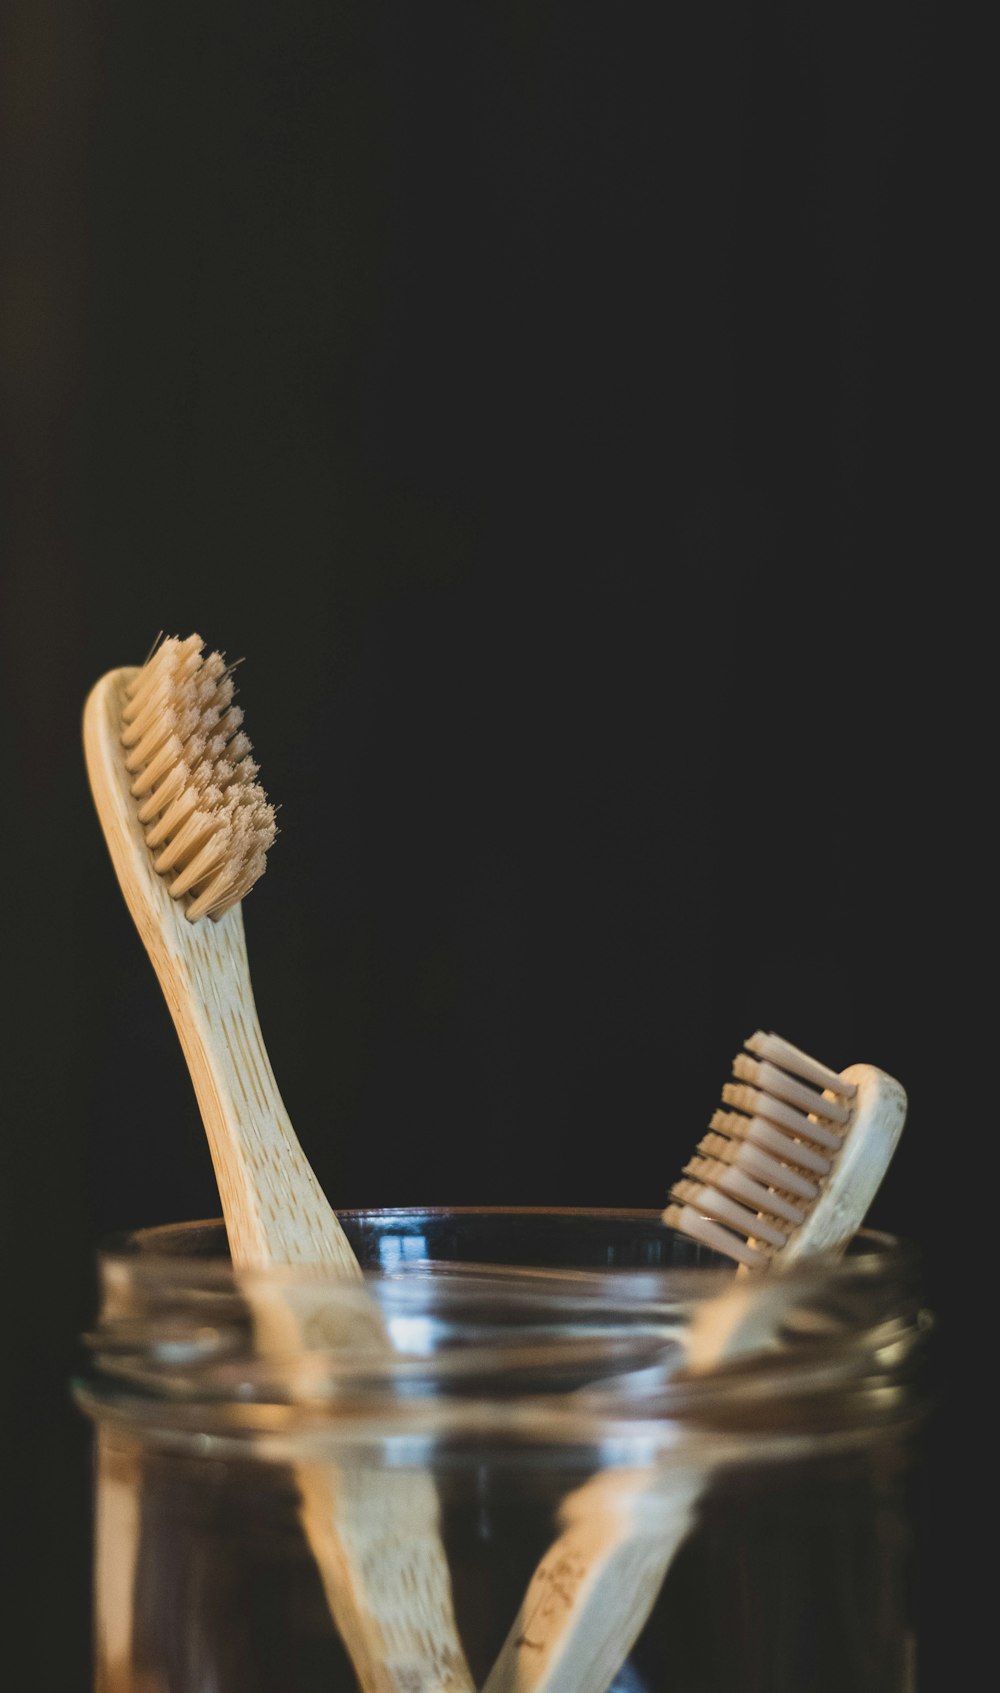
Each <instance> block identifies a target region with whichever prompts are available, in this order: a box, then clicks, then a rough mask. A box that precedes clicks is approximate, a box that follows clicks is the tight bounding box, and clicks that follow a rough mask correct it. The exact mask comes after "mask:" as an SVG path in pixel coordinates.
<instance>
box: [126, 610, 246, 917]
mask: <svg viewBox="0 0 1000 1693" xmlns="http://www.w3.org/2000/svg"><path fill="white" fill-rule="evenodd" d="M234 668H235V666H234V665H227V664H226V661H225V659H224V658H223V656H222V654H221V653H217V652H213V653H209V654H208V655H207V656H206V655H205V653H204V642H203V641H202V639H201V636H200V635H189V636H188V638H187V639H186V640H183V641H182V640H180V639H178V638H177V637H176V636H169V637H168V638H167V639H166V640H164V641H161V642H160V643H159V644H158V645H157V646H156V648H155V649H154V651H153V653H152V654H151V656H150V657H149V658H148V659H147V660H146V663H145V664H144V665H143V667H142V669H141V670H140V671H139V673H138V675H137V676H135V677H134V678H133V680H132V681H131V683H130V684H129V686H128V688H127V690H126V703H125V706H124V708H123V710H122V735H121V740H122V747H123V750H124V754H125V768H126V769H127V770H128V772H129V775H130V776H131V778H132V781H131V789H132V793H133V794H134V796H135V798H136V800H137V801H138V802H139V807H138V817H139V822H140V823H141V824H142V826H143V831H144V834H145V837H146V844H147V846H148V847H149V849H150V856H151V860H152V863H153V866H154V868H155V869H156V871H157V873H158V874H159V875H161V876H163V878H164V880H165V881H166V884H167V888H168V890H169V892H170V894H171V895H172V897H173V898H174V899H177V900H182V901H183V902H184V910H185V915H186V916H187V917H188V918H190V919H191V921H192V922H195V921H197V919H198V918H200V917H221V916H222V915H223V913H224V912H226V911H228V910H229V908H230V906H232V905H235V904H236V903H237V902H238V901H239V900H241V899H243V898H244V896H245V895H246V894H248V893H249V892H250V889H251V888H252V887H253V885H254V883H255V882H256V881H257V880H258V879H259V877H260V876H262V875H263V873H264V868H265V865H266V860H267V853H268V849H269V847H270V846H271V844H272V842H273V841H274V838H275V835H276V834H277V828H276V825H275V819H274V807H273V806H272V805H270V804H269V803H268V801H267V797H266V795H265V794H264V791H263V789H262V788H261V786H260V784H259V783H258V781H257V774H258V772H257V765H256V764H255V763H254V760H253V759H252V758H251V757H250V742H249V740H248V739H247V736H246V734H245V733H244V731H243V727H242V724H243V713H242V711H241V710H240V707H239V706H235V705H233V703H232V702H233V693H234V688H233V678H232V672H233V670H234Z"/></svg>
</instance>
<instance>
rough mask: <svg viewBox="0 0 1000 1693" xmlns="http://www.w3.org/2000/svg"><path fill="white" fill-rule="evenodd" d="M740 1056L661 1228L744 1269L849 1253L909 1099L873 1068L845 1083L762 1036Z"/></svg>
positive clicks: (845, 1076) (855, 1071) (850, 1072)
mask: <svg viewBox="0 0 1000 1693" xmlns="http://www.w3.org/2000/svg"><path fill="white" fill-rule="evenodd" d="M744 1046H745V1048H746V1050H745V1051H743V1052H740V1053H738V1054H737V1056H736V1058H735V1059H734V1060H733V1076H734V1078H735V1079H734V1080H733V1081H732V1082H728V1083H727V1084H726V1086H725V1087H724V1088H723V1090H722V1101H723V1107H724V1109H721V1110H718V1111H716V1112H715V1114H714V1116H713V1117H712V1120H711V1123H710V1125H709V1133H708V1134H707V1135H706V1136H705V1137H704V1139H703V1140H702V1141H700V1142H699V1145H698V1148H697V1152H696V1153H695V1155H694V1157H693V1158H692V1159H691V1160H690V1162H689V1163H688V1164H686V1165H685V1167H684V1175H683V1178H682V1179H681V1180H680V1181H678V1182H676V1183H675V1184H674V1186H673V1187H672V1188H671V1190H670V1197H671V1201H672V1203H671V1204H670V1205H668V1206H667V1208H666V1210H665V1211H664V1213H663V1220H664V1222H665V1223H666V1224H667V1225H668V1226H669V1227H671V1228H675V1229H678V1230H679V1231H680V1232H681V1233H682V1234H686V1235H688V1236H689V1237H690V1238H691V1239H693V1240H697V1241H700V1242H701V1243H702V1244H703V1245H706V1246H710V1247H712V1248H713V1249H714V1250H715V1251H717V1252H721V1253H723V1254H725V1256H726V1257H728V1258H733V1259H735V1261H736V1262H737V1263H738V1264H740V1265H743V1266H744V1267H745V1268H747V1269H754V1270H758V1269H767V1268H769V1267H772V1266H773V1267H776V1268H777V1267H779V1266H780V1265H781V1264H785V1263H788V1262H790V1261H792V1260H793V1259H795V1258H797V1257H801V1256H803V1255H804V1254H806V1253H810V1254H811V1253H817V1252H834V1253H836V1252H842V1251H843V1250H844V1248H845V1247H846V1246H847V1244H848V1242H849V1241H850V1239H851V1237H852V1236H853V1235H854V1234H855V1233H856V1231H857V1230H858V1229H859V1228H860V1226H861V1224H862V1222H863V1221H864V1218H865V1214H866V1213H867V1211H868V1207H869V1206H870V1204H871V1202H872V1199H873V1198H874V1195H875V1192H876V1190H877V1188H878V1186H879V1184H880V1182H881V1180H882V1177H883V1176H884V1174H885V1172H886V1170H887V1168H888V1166H889V1162H890V1160H891V1158H892V1155H893V1153H894V1151H895V1149H896V1143H897V1141H898V1140H899V1136H900V1134H901V1132H902V1128H903V1124H904V1122H905V1120H906V1103H907V1102H906V1094H905V1092H904V1090H903V1088H902V1087H901V1086H900V1084H899V1082H897V1081H896V1080H895V1078H894V1077H893V1076H889V1075H887V1074H886V1072H885V1071H884V1070H879V1069H877V1068H876V1067H875V1066H874V1065H871V1064H853V1065H851V1066H850V1068H849V1069H847V1070H843V1071H841V1072H840V1073H839V1074H838V1072H837V1071H835V1070H831V1069H828V1068H827V1066H826V1065H825V1064H820V1063H819V1062H818V1061H817V1060H816V1059H815V1058H810V1057H809V1055H808V1053H805V1052H802V1051H801V1050H800V1049H799V1048H798V1047H796V1046H792V1044H791V1043H790V1042H789V1041H786V1040H783V1039H782V1038H781V1036H780V1035H775V1034H766V1033H764V1032H762V1031H760V1030H758V1031H757V1032H756V1033H755V1034H753V1035H751V1036H750V1038H749V1040H747V1041H745V1042H744Z"/></svg>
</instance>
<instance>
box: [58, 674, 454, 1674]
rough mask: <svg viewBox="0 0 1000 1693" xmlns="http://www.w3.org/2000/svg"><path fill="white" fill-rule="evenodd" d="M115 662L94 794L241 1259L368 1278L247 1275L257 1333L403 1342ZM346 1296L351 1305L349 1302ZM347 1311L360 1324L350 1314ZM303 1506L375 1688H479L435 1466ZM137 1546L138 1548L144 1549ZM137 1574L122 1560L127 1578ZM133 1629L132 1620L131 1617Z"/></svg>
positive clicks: (242, 1265)
mask: <svg viewBox="0 0 1000 1693" xmlns="http://www.w3.org/2000/svg"><path fill="white" fill-rule="evenodd" d="M136 674H137V672H136V670H135V669H132V668H126V669H120V670H116V671H111V672H109V673H108V674H107V675H106V676H104V677H102V678H101V680H100V681H99V682H98V683H97V684H96V685H95V686H94V688H93V689H92V690H91V692H90V694H89V696H88V698H87V701H86V705H85V707H84V715H83V737H84V751H85V756H86V762H87V771H88V775H89V778H90V785H91V790H92V793H93V797H94V803H95V806H96V808H97V813H98V816H99V818H100V822H101V826H102V828H103V831H104V835H105V839H106V841H107V844H108V849H109V851H110V854H111V859H112V863H113V864H114V868H115V871H116V874H117V876H118V881H119V884H120V886H121V889H122V893H123V894H124V897H125V900H126V903H127V905H128V908H129V910H130V912H131V914H132V917H133V920H134V922H135V925H136V928H137V929H138V931H139V935H140V937H141V939H142V942H143V945H144V946H145V949H146V952H147V953H148V955H149V958H150V960H151V962H152V965H153V968H154V970H155V972H156V976H157V979H158V981H159V983H160V987H161V988H162V990H163V994H164V997H165V999H166V1001H167V1005H168V1007H169V1009H170V1014H171V1017H172V1018H173V1022H174V1027H175V1028H176V1030H177V1035H178V1039H179V1040H180V1043H181V1047H182V1049H183V1051H184V1056H185V1058H186V1060H187V1065H188V1069H189V1071H190V1074H191V1080H192V1083H193V1085H194V1090H195V1094H196V1096H197V1100H198V1105H199V1109H200V1111H201V1116H202V1121H203V1123H204V1125H205V1132H206V1135H207V1137H208V1144H209V1149H210V1152H211V1157H212V1164H213V1167H214V1170H215V1175H216V1179H217V1182H218V1187H219V1195H220V1199H221V1202H222V1210H223V1215H224V1217H225V1222H226V1231H227V1235H228V1238H229V1245H230V1251H231V1254H232V1259H233V1264H234V1267H235V1268H236V1270H237V1271H238V1272H239V1271H240V1270H246V1271H254V1270H261V1269H268V1268H271V1267H274V1266H278V1265H293V1266H301V1267H312V1268H314V1269H316V1270H317V1272H321V1273H322V1274H324V1275H325V1276H329V1275H330V1274H331V1273H332V1274H333V1275H335V1276H336V1277H339V1278H344V1279H345V1280H348V1281H350V1282H352V1283H356V1284H357V1286H358V1291H359V1296H358V1297H357V1298H350V1299H346V1300H344V1301H337V1302H331V1303H330V1305H328V1306H326V1307H324V1306H323V1304H322V1303H320V1304H317V1301H316V1300H315V1298H309V1297H308V1289H307V1288H303V1289H302V1290H301V1297H299V1296H298V1294H297V1291H296V1288H295V1286H294V1285H293V1284H290V1285H289V1286H288V1287H287V1289H282V1290H281V1291H280V1292H278V1293H275V1292H274V1291H273V1290H269V1291H268V1292H267V1293H264V1292H262V1291H261V1290H260V1289H259V1288H257V1287H255V1286H254V1283H253V1280H252V1278H251V1280H250V1281H249V1282H248V1283H247V1286H248V1289H251V1290H252V1291H250V1293H249V1297H250V1299H251V1304H252V1308H253V1311H254V1317H255V1326H256V1343H257V1345H258V1346H259V1347H260V1348H261V1349H262V1350H267V1351H270V1352H272V1353H274V1352H280V1353H281V1354H282V1355H283V1357H284V1358H286V1359H287V1360H289V1361H290V1366H289V1367H290V1371H291V1379H294V1359H295V1357H296V1355H297V1354H298V1355H301V1354H302V1353H303V1352H304V1350H305V1349H307V1348H309V1347H315V1346H317V1345H318V1346H322V1345H324V1344H330V1343H333V1342H342V1341H343V1340H344V1339H345V1338H348V1337H349V1338H350V1339H351V1341H352V1342H354V1341H360V1342H362V1343H365V1344H376V1345H378V1344H381V1345H383V1346H384V1345H387V1344H388V1337H387V1336H386V1334H385V1330H384V1327H383V1325H382V1322H381V1318H380V1315H379V1312H378V1309H377V1307H376V1305H375V1303H374V1301H373V1300H370V1299H369V1298H368V1297H367V1296H365V1295H364V1293H363V1283H362V1274H361V1269H360V1266H359V1264H358V1262H357V1259H356V1258H355V1256H354V1253H353V1252H352V1250H351V1247H350V1244H349V1242H348V1240H347V1237H346V1235H345V1234H344V1232H343V1229H342V1228H341V1226H340V1223H339V1222H338V1220H337V1217H336V1215H335V1214H334V1211H333V1209H332V1207H331V1206H330V1205H329V1203H328V1201H327V1199H326V1197H325V1195H324V1194H323V1192H322V1189H321V1188H320V1185H319V1183H318V1181H317V1179H316V1176H315V1174H314V1172H313V1170H312V1168H311V1166H310V1165H309V1162H308V1160H307V1159H306V1156H305V1154H304V1152H303V1150H302V1147H301V1146H300V1144H299V1141H298V1138H297V1136H296V1134H295V1132H294V1129H293V1127H292V1124H291V1121H290V1119H289V1117H288V1113H287V1111H286V1110H285V1107H284V1104H283V1102H282V1100H281V1096H280V1094H279V1092H278V1087H277V1083H276V1082H275V1079H274V1074H273V1072H272V1069H271V1065H270V1062H269V1060H268V1057H267V1052H266V1049H265V1047H264V1042H263V1039H262V1037H261V1032H260V1027H259V1024H258V1019H257V1012H256V1008H255V1005H254V998H253V990H252V987H251V983H250V971H249V966H248V961H247V951H246V942H245V937H244V931H243V915H242V908H241V906H240V905H238V904H237V905H235V906H233V907H232V908H231V909H230V910H229V911H227V912H226V913H225V915H224V916H222V917H220V918H219V919H218V920H217V921H212V920H211V919H209V918H205V919H202V920H201V921H199V922H191V921H189V919H188V918H187V917H186V916H185V914H184V910H183V906H182V902H181V901H179V900H175V899H172V898H171V896H170V894H169V892H168V891H167V887H166V884H165V882H164V880H163V878H162V877H161V876H159V875H157V873H156V871H155V869H154V868H153V865H152V862H151V857H150V853H149V849H148V848H147V846H146V841H145V837H144V835H143V830H142V826H141V825H140V823H139V821H138V817H137V815H136V811H137V807H136V804H135V801H134V799H133V796H132V794H131V792H130V787H129V777H128V773H127V772H126V770H125V766H124V759H123V756H122V749H121V742H120V736H121V714H122V708H123V704H124V700H125V697H126V696H125V689H126V687H127V686H128V684H129V682H130V681H131V680H132V679H133V678H134V677H135V675H136ZM334 1304H335V1307H336V1308H333V1306H334ZM345 1324H346V1325H348V1326H347V1328H345ZM296 1476H297V1481H298V1485H299V1491H300V1500H301V1513H300V1514H301V1518H302V1522H303V1526H304V1528H305V1531H306V1534H307V1536H308V1538H309V1541H310V1545H311V1547H312V1549H313V1552H314V1555H315V1556H316V1558H317V1561H318V1565H319V1569H320V1573H321V1576H322V1579H323V1584H324V1588H325V1590H326V1593H327V1597H328V1600H329V1603H330V1607H331V1611H332V1613H333V1616H334V1619H335V1622H336V1624H337V1627H338V1629H339V1631H340V1633H341V1635H342V1637H343V1639H344V1643H345V1645H346V1647H347V1649H348V1651H349V1652H350V1654H351V1657H352V1661H353V1662H354V1667H355V1671H356V1673H357V1675H358V1679H359V1683H360V1685H361V1687H362V1689H363V1693H473V1681H472V1678H471V1674H470V1672H469V1669H468V1666H467V1664H466V1661H465V1656H464V1652H463V1650H462V1646H461V1641H460V1638H459V1634H458V1628H457V1624H456V1622H455V1616H454V1610H453V1605H452V1597H451V1584H450V1576H449V1571H448V1564H447V1560H446V1557H445V1554H444V1550H443V1548H442V1546H441V1542H440V1537H439V1534H438V1510H439V1507H438V1500H437V1493H436V1489H435V1487H434V1484H433V1481H432V1479H431V1478H430V1477H429V1476H428V1475H427V1474H425V1473H423V1472H421V1471H416V1472H413V1471H406V1470H400V1471H397V1472H395V1473H393V1474H386V1473H384V1472H381V1471H378V1470H374V1469H373V1470H369V1471H365V1472H362V1473H360V1474H359V1475H357V1476H351V1475H349V1474H348V1473H347V1472H345V1471H340V1470H337V1469H336V1468H335V1466H332V1465H329V1464H323V1465H320V1464H304V1465H302V1466H301V1468H300V1469H298V1470H297V1472H296ZM133 1555H134V1547H133ZM125 1580H126V1578H125V1577H124V1576H123V1574H122V1571H121V1568H120V1566H119V1567H118V1568H117V1569H116V1574H115V1581H116V1583H117V1588H118V1589H121V1588H122V1583H123V1581H125ZM121 1632H122V1638H123V1640H124V1639H126V1638H127V1633H128V1629H127V1622H123V1623H122V1625H121Z"/></svg>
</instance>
